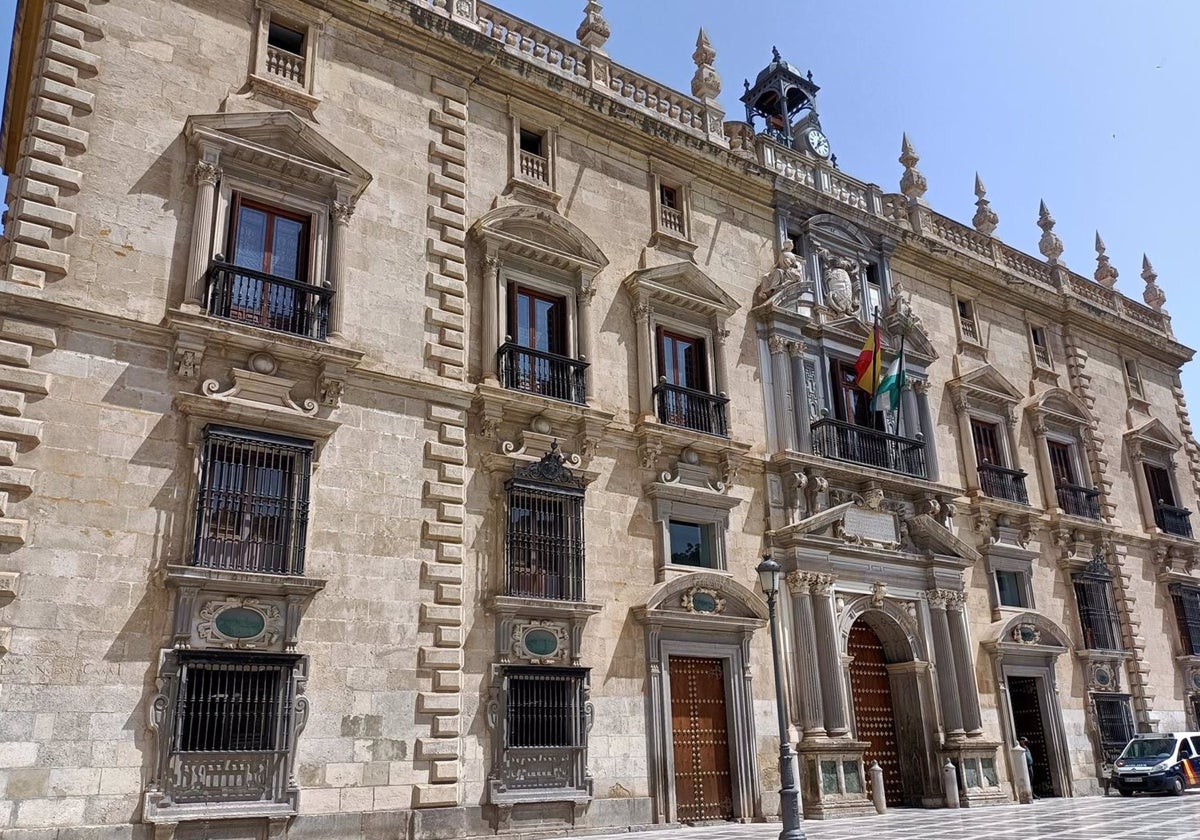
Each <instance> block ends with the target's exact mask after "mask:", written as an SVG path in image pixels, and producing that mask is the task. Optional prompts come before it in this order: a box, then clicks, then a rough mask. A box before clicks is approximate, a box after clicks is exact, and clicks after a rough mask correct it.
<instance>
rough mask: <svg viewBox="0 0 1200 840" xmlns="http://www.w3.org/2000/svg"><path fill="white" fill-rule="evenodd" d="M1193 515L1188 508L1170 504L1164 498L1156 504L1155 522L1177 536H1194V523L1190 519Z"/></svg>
mask: <svg viewBox="0 0 1200 840" xmlns="http://www.w3.org/2000/svg"><path fill="white" fill-rule="evenodd" d="M1191 515H1192V512H1191V511H1190V510H1188V509H1187V508H1181V507H1175V506H1173V505H1168V504H1167V503H1165V502H1163V501H1162V500H1159V501H1158V503H1157V504H1155V505H1154V524H1155V525H1157V526H1158V527H1159V528H1160V529H1161V530H1163V531H1164V532H1166V533H1168V534H1172V535H1173V536H1176V537H1187V538H1188V539H1189V540H1190V539H1191V538H1192V523H1191V522H1189V521H1188V520H1189V518H1190V517H1191Z"/></svg>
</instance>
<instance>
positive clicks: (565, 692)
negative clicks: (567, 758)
mask: <svg viewBox="0 0 1200 840" xmlns="http://www.w3.org/2000/svg"><path fill="white" fill-rule="evenodd" d="M584 676H585V672H583V671H580V670H578V669H568V668H510V669H508V671H507V674H506V679H507V681H508V698H507V704H506V705H507V708H506V710H505V735H506V738H505V746H507V747H508V748H510V749H522V748H526V749H536V748H546V747H582V746H583V744H584V735H585V731H586V721H585V719H584V700H583V688H584Z"/></svg>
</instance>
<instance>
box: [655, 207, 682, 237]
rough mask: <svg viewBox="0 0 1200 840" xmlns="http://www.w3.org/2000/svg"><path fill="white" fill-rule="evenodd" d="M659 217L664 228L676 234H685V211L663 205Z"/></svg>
mask: <svg viewBox="0 0 1200 840" xmlns="http://www.w3.org/2000/svg"><path fill="white" fill-rule="evenodd" d="M658 218H659V221H660V222H661V223H662V228H663V230H667V231H670V232H671V233H673V234H675V235H676V236H684V225H683V211H682V210H676V209H675V208H674V207H667V206H665V205H664V206H662V207H660V208H659V209H658Z"/></svg>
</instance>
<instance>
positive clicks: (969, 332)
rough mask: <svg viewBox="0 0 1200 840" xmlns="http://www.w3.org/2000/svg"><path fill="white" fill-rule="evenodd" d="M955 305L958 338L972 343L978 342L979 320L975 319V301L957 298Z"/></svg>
mask: <svg viewBox="0 0 1200 840" xmlns="http://www.w3.org/2000/svg"><path fill="white" fill-rule="evenodd" d="M957 306H958V334H959V338H960V339H962V340H963V341H968V342H970V343H972V344H979V322H978V321H976V320H975V302H974V301H971V300H967V299H965V298H958V299H957Z"/></svg>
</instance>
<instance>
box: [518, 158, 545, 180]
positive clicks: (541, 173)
mask: <svg viewBox="0 0 1200 840" xmlns="http://www.w3.org/2000/svg"><path fill="white" fill-rule="evenodd" d="M549 172H550V164H549V161H547V160H546V159H545V158H544V157H542V156H541V155H535V154H534V153H533V152H526V151H522V152H521V174H522V175H524V176H525V177H526V178H529V179H530V180H532V181H540V182H542V183H543V184H548V183H550V179H549V177H547V176H548V175H549Z"/></svg>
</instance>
